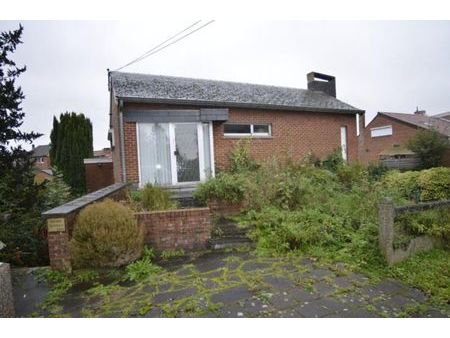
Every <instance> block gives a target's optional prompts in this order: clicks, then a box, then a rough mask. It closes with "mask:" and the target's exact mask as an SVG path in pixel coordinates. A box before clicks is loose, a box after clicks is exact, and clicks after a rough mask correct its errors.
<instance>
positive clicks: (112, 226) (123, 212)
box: [70, 200, 143, 268]
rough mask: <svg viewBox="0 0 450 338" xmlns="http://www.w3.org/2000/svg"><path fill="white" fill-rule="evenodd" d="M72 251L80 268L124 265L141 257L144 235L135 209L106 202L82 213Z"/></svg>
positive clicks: (78, 218) (75, 231) (89, 207)
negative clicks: (134, 211) (136, 217)
mask: <svg viewBox="0 0 450 338" xmlns="http://www.w3.org/2000/svg"><path fill="white" fill-rule="evenodd" d="M70 249H71V256H72V259H73V263H74V266H75V267H78V268H80V267H119V266H124V265H126V264H128V263H130V262H133V261H135V260H136V259H138V258H139V257H140V256H141V254H142V249H143V234H142V230H141V229H140V228H139V226H138V224H137V221H136V219H135V217H134V213H133V211H132V210H131V209H129V208H128V207H126V206H124V205H123V204H121V203H118V202H114V201H112V200H105V201H102V202H99V203H95V204H92V205H89V206H87V207H86V208H85V209H83V210H82V211H81V212H80V214H79V215H78V217H77V220H76V223H75V226H74V230H73V234H72V239H71V241H70Z"/></svg>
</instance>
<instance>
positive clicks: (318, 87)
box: [306, 72, 336, 97]
mask: <svg viewBox="0 0 450 338" xmlns="http://www.w3.org/2000/svg"><path fill="white" fill-rule="evenodd" d="M306 78H307V79H308V89H309V90H313V91H317V92H322V93H325V94H327V95H330V96H333V97H336V78H335V77H334V76H331V75H326V74H321V73H316V72H311V73H308V74H307V75H306Z"/></svg>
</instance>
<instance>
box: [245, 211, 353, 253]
mask: <svg viewBox="0 0 450 338" xmlns="http://www.w3.org/2000/svg"><path fill="white" fill-rule="evenodd" d="M242 224H244V225H246V226H248V227H250V236H251V237H252V238H253V239H254V240H256V242H257V245H258V247H259V249H260V250H263V251H264V252H274V253H282V252H287V251H290V250H297V249H302V248H303V249H304V248H305V247H307V246H311V245H324V244H329V243H332V242H334V241H336V240H338V238H339V237H341V235H342V234H341V232H342V229H343V226H344V225H343V222H342V219H339V218H338V217H333V216H332V215H329V214H327V213H324V212H323V211H321V210H318V209H305V210H301V211H284V210H279V209H276V208H267V209H264V210H262V211H261V212H254V211H253V212H249V213H248V214H247V216H246V217H245V219H243V220H242Z"/></svg>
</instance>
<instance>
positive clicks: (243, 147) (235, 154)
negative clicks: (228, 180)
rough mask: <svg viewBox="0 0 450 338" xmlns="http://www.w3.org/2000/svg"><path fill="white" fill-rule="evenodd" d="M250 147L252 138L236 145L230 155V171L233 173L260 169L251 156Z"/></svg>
mask: <svg viewBox="0 0 450 338" xmlns="http://www.w3.org/2000/svg"><path fill="white" fill-rule="evenodd" d="M250 145H251V139H250V138H245V139H241V140H239V141H238V142H237V143H236V145H235V147H234V148H233V150H232V151H231V153H230V171H231V172H232V173H240V172H243V171H250V170H254V169H256V168H257V167H258V164H257V163H256V161H255V160H253V159H252V157H251V155H250Z"/></svg>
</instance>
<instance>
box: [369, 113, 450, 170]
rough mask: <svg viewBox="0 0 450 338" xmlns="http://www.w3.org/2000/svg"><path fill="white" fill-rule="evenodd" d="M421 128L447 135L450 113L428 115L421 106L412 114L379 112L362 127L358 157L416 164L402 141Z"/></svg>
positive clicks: (447, 156) (447, 161) (447, 162)
mask: <svg viewBox="0 0 450 338" xmlns="http://www.w3.org/2000/svg"><path fill="white" fill-rule="evenodd" d="M423 129H435V130H436V131H438V132H439V133H440V134H441V135H442V137H445V138H450V113H443V114H438V115H432V116H429V115H427V114H426V112H425V111H424V110H417V111H416V112H415V113H413V114H405V113H386V112H379V113H378V114H377V115H376V116H375V118H374V119H373V120H372V121H370V123H369V124H368V125H367V127H366V128H365V133H364V135H365V140H364V148H365V149H364V151H362V153H361V161H362V162H363V163H364V164H369V163H374V164H377V163H383V164H385V165H387V166H388V167H393V168H398V169H414V168H417V167H418V165H419V164H420V162H419V161H418V160H417V157H416V156H415V155H414V153H412V152H411V151H409V150H407V149H406V144H407V142H408V140H409V139H411V138H412V137H414V136H415V135H416V133H417V132H418V131H419V130H423ZM444 164H445V165H447V166H450V151H448V152H447V153H446V154H445V155H444Z"/></svg>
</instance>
